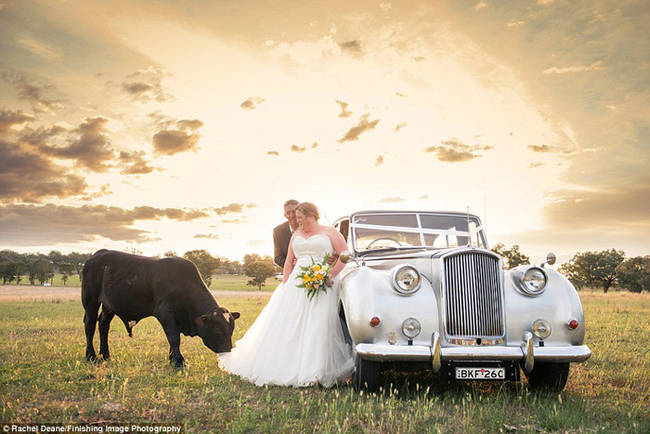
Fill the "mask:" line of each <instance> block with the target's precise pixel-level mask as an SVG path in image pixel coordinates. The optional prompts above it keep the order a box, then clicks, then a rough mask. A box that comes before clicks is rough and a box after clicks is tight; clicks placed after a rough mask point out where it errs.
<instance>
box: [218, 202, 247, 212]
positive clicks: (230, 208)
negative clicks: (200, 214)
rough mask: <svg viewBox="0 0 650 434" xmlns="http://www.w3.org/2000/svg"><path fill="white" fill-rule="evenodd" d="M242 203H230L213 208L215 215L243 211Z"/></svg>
mask: <svg viewBox="0 0 650 434" xmlns="http://www.w3.org/2000/svg"><path fill="white" fill-rule="evenodd" d="M244 206H245V205H244V204H243V203H231V204H228V205H226V206H222V207H219V208H213V210H214V212H216V213H217V215H225V214H228V213H231V212H234V213H240V212H243V211H244Z"/></svg>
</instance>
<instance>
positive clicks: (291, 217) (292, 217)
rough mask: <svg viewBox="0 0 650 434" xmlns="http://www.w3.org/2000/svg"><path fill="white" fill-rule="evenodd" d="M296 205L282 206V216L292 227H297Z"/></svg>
mask: <svg viewBox="0 0 650 434" xmlns="http://www.w3.org/2000/svg"><path fill="white" fill-rule="evenodd" d="M297 206H298V205H286V206H285V207H284V216H285V217H286V218H287V220H288V221H289V224H290V225H291V227H292V228H294V229H295V228H296V227H298V220H296V207H297Z"/></svg>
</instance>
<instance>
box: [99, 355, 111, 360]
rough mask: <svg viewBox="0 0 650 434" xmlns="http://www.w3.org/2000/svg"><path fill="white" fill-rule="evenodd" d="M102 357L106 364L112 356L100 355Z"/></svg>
mask: <svg viewBox="0 0 650 434" xmlns="http://www.w3.org/2000/svg"><path fill="white" fill-rule="evenodd" d="M100 355H101V356H102V359H104V361H105V362H108V361H110V360H111V355H110V354H101V353H100Z"/></svg>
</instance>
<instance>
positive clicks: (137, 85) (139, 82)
mask: <svg viewBox="0 0 650 434" xmlns="http://www.w3.org/2000/svg"><path fill="white" fill-rule="evenodd" d="M166 76H168V74H166V73H165V72H164V71H162V70H161V69H158V68H154V67H150V68H148V69H146V70H140V71H136V72H134V73H133V74H130V75H129V76H128V77H127V80H126V81H124V82H123V83H122V85H121V87H122V90H123V91H124V92H126V93H127V94H129V95H130V96H131V98H132V99H133V100H134V101H141V102H148V101H150V100H152V99H153V100H156V101H158V102H165V101H170V100H172V99H173V96H172V95H171V94H169V93H167V92H165V90H164V88H163V84H162V80H163V79H164V78H165V77H166Z"/></svg>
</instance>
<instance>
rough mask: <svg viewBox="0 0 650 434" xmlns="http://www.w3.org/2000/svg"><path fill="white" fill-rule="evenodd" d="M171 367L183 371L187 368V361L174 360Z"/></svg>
mask: <svg viewBox="0 0 650 434" xmlns="http://www.w3.org/2000/svg"><path fill="white" fill-rule="evenodd" d="M171 365H172V366H173V367H174V369H183V368H184V367H185V360H184V359H180V360H172V361H171Z"/></svg>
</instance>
